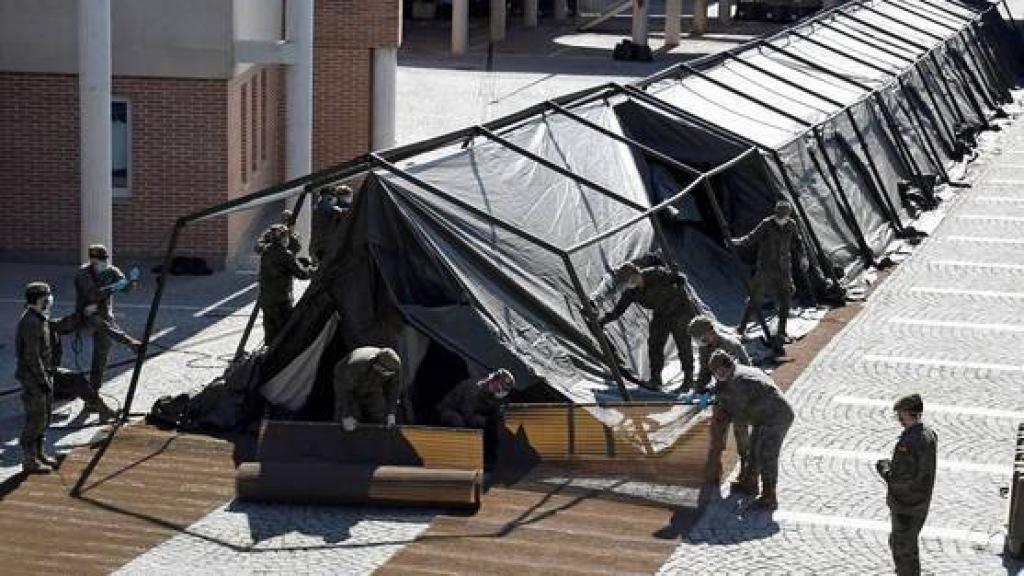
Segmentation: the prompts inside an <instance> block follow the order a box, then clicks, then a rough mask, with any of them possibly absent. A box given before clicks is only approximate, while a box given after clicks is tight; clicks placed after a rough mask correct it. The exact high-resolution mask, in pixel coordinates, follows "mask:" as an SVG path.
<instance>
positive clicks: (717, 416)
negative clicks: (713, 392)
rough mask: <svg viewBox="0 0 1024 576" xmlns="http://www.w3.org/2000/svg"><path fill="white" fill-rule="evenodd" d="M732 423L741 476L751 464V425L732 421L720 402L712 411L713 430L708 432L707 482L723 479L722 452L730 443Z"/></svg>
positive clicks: (747, 471) (716, 481)
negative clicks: (730, 425)
mask: <svg viewBox="0 0 1024 576" xmlns="http://www.w3.org/2000/svg"><path fill="white" fill-rule="evenodd" d="M730 423H731V424H732V429H733V435H734V436H735V437H736V452H737V453H738V454H739V457H740V477H743V476H744V474H745V473H748V474H749V472H750V471H749V470H747V468H748V466H749V465H750V457H749V456H748V454H749V452H750V432H749V431H750V427H749V426H747V425H741V424H736V423H734V422H732V420H731V419H730V417H729V414H728V413H727V412H726V411H725V409H723V408H722V407H721V406H719V405H718V404H716V405H715V407H714V408H713V409H712V411H711V430H710V432H709V434H708V455H707V460H706V462H705V470H706V471H707V482H708V483H710V484H719V483H721V481H722V453H723V452H725V447H726V444H727V443H728V435H729V424H730Z"/></svg>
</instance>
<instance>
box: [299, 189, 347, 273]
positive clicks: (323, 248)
mask: <svg viewBox="0 0 1024 576" xmlns="http://www.w3.org/2000/svg"><path fill="white" fill-rule="evenodd" d="M348 212H349V209H348V208H347V207H343V206H341V205H339V203H338V199H337V198H336V197H335V196H334V195H333V194H328V193H323V194H321V195H320V201H319V202H317V204H316V206H315V207H314V209H313V213H312V228H313V230H312V235H311V236H310V239H309V251H310V254H311V255H312V256H313V258H315V259H316V260H317V261H318V262H319V261H322V260H323V259H324V257H325V256H326V255H327V249H328V247H329V246H330V244H331V240H332V239H333V238H334V237H335V232H337V230H338V229H339V227H340V225H341V223H342V222H343V221H344V220H345V217H346V216H347V215H348Z"/></svg>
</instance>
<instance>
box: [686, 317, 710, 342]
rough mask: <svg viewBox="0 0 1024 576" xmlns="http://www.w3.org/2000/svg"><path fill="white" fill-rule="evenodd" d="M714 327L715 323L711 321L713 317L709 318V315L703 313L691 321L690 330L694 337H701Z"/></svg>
mask: <svg viewBox="0 0 1024 576" xmlns="http://www.w3.org/2000/svg"><path fill="white" fill-rule="evenodd" d="M714 329H715V325H714V323H713V322H711V319H710V318H708V317H707V316H703V315H702V316H697V317H695V318H694V319H693V320H691V321H690V326H689V328H688V331H689V333H690V336H693V337H694V338H699V337H701V336H703V335H705V334H707V333H708V332H710V331H712V330H714Z"/></svg>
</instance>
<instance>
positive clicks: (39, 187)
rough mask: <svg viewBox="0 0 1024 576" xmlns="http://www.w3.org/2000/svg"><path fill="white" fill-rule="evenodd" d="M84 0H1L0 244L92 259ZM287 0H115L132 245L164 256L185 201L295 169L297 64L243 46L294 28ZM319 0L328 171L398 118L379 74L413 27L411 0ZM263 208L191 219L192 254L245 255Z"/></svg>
mask: <svg viewBox="0 0 1024 576" xmlns="http://www.w3.org/2000/svg"><path fill="white" fill-rule="evenodd" d="M78 1H81V0H0V134H2V135H3V137H2V138H0V199H2V200H3V206H4V208H3V210H0V259H4V260H11V261H32V262H73V261H75V260H77V259H78V258H79V254H80V244H81V243H82V241H83V238H82V233H81V230H82V227H83V224H82V221H81V207H80V193H79V190H80V170H81V165H80V162H81V160H80V158H81V154H80V137H79V129H80V122H79V120H80V119H79V97H78V95H79V81H78V61H79V60H78V45H79V43H78V38H77V35H78V25H77V22H78V13H77V4H78ZM286 2H287V0H175V1H174V2H166V1H164V0H110V54H111V66H112V68H111V70H112V73H111V75H112V80H111V119H110V121H111V151H110V152H111V153H110V163H111V167H110V169H111V179H112V183H113V200H112V203H113V209H112V210H113V215H112V216H113V245H114V250H115V252H116V255H117V257H118V259H119V260H122V261H123V260H128V259H136V260H147V261H149V260H155V259H157V258H158V257H159V256H160V255H161V254H162V252H163V249H164V247H165V246H166V243H167V240H168V238H169V234H170V231H171V229H172V226H173V223H174V220H175V219H176V218H178V217H179V216H181V215H184V214H187V213H190V212H193V211H195V210H198V209H201V208H204V207H207V206H210V205H212V204H216V203H219V202H223V201H226V200H229V199H232V198H236V197H238V196H242V195H245V194H249V193H252V192H255V191H257V190H260V189H262V188H265V187H268V186H271V185H273V184H276V183H279V182H282V181H283V180H284V179H285V175H286V172H285V161H286V160H285V154H286V142H285V132H286V130H285V126H286V121H287V120H286V119H287V117H288V106H289V102H288V98H287V90H286V76H287V74H288V66H287V65H284V64H277V63H252V59H247V58H243V52H244V51H243V50H241V49H240V48H239V46H240V43H245V42H249V43H252V42H254V41H258V42H263V43H264V44H266V45H267V46H271V47H272V46H274V45H275V43H279V42H281V41H284V40H285V38H286V33H287V32H286V23H285V16H286V10H287V5H286ZM314 6H315V11H314V20H313V22H314V28H313V30H314V34H313V102H312V111H313V131H312V169H313V170H317V169H320V168H324V167H327V166H330V165H332V164H336V163H339V162H342V161H345V160H347V159H349V158H351V157H353V156H356V155H358V154H361V153H363V152H366V151H367V150H368V149H369V148H370V147H371V145H372V144H373V143H374V140H375V134H374V124H375V115H377V116H382V117H391V118H393V114H394V110H393V102H390V103H389V102H387V101H386V98H385V100H384V101H381V100H380V97H379V96H377V94H378V93H380V92H381V87H379V86H377V87H375V86H374V82H375V80H374V79H375V78H377V82H378V83H380V82H385V83H386V82H388V81H390V82H392V86H391V87H390V88H388V87H384V88H385V90H384V92H385V93H386V92H387V91H388V89H390V90H392V91H393V82H394V79H393V77H391V78H389V77H388V75H389V74H392V75H393V71H391V70H390V69H389V68H387V66H388V65H389V64H390V63H392V62H393V57H392V58H391V59H388V58H387V56H388V55H392V56H393V54H394V51H395V50H396V49H397V47H398V45H399V43H400V42H401V2H400V0H315V3H314ZM382 53H383V54H384V55H385V57H384V58H383V60H384V64H385V69H384V70H383V71H382V70H380V69H379V67H380V66H381V64H380V62H381V60H382V58H381V54H382ZM244 60H249V61H248V62H247V61H244ZM390 65H393V64H390ZM375 66H376V67H377V69H375ZM382 77H383V78H384V80H383V81H382V80H381V78H382ZM375 97H377V99H378V104H377V105H375V103H374V98H375ZM388 106H391V109H390V110H386V109H384V108H386V107H388ZM375 108H376V110H375ZM377 123H378V124H379V123H380V122H379V119H378V122H377ZM377 131H378V132H380V130H379V129H378V130H377ZM376 140H377V141H378V142H386V141H387V139H386V136H385V137H384V139H383V140H381V139H380V138H379V137H378V138H376ZM262 223H263V220H262V219H261V218H260V215H259V214H256V213H242V214H238V215H234V216H232V217H230V218H228V219H219V220H213V221H209V222H203V223H200V224H196V225H194V226H190V227H189V228H188V229H187V231H186V233H185V235H184V236H183V237H182V239H181V244H180V246H181V249H180V253H182V254H186V255H190V256H200V257H203V258H205V259H207V261H208V262H209V263H210V264H211V265H212V266H213V267H221V266H223V265H225V264H228V265H231V264H233V263H236V262H239V261H241V260H244V258H245V256H247V255H248V254H250V253H251V249H252V246H251V237H252V234H253V233H254V230H253V229H254V227H256V226H261V225H262Z"/></svg>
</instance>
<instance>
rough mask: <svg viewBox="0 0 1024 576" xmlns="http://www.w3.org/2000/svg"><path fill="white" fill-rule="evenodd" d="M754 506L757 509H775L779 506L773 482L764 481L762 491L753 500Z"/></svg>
mask: <svg viewBox="0 0 1024 576" xmlns="http://www.w3.org/2000/svg"><path fill="white" fill-rule="evenodd" d="M753 507H754V508H756V509H758V510H768V511H772V510H777V509H778V507H779V501H778V499H777V498H776V497H775V482H765V483H764V491H762V492H761V495H760V496H758V498H757V500H756V501H755V502H754V505H753Z"/></svg>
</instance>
